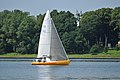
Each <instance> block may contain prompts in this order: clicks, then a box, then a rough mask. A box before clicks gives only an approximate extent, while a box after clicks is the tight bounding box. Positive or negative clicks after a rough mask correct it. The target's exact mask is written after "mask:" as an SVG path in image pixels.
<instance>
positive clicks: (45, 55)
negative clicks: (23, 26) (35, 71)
mask: <svg viewBox="0 0 120 80" xmlns="http://www.w3.org/2000/svg"><path fill="white" fill-rule="evenodd" d="M69 63H70V60H69V58H68V56H67V54H66V51H65V49H64V46H63V44H62V42H61V40H60V37H59V35H58V32H57V30H56V27H55V24H54V22H53V20H52V18H51V16H50V11H49V10H48V11H47V12H46V15H45V17H44V20H43V23H42V28H41V33H40V39H39V45H38V55H37V58H36V59H35V61H33V62H32V65H68V64H69Z"/></svg>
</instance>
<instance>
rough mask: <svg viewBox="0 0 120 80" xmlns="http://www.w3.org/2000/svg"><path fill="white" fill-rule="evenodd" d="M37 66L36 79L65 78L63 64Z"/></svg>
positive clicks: (58, 79)
mask: <svg viewBox="0 0 120 80" xmlns="http://www.w3.org/2000/svg"><path fill="white" fill-rule="evenodd" d="M37 67H38V74H39V75H38V80H64V79H65V78H67V74H66V72H65V70H63V69H65V68H67V66H63V65H61V66H60V65H58V66H57V65H56V66H55V65H37Z"/></svg>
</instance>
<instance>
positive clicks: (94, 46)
mask: <svg viewBox="0 0 120 80" xmlns="http://www.w3.org/2000/svg"><path fill="white" fill-rule="evenodd" d="M44 16H45V14H39V15H37V16H32V15H30V13H29V12H24V11H21V10H17V9H15V10H13V11H9V10H4V11H1V12H0V54H5V53H12V52H14V53H21V54H33V53H37V49H38V41H39V35H40V30H41V26H42V22H43V18H44ZM78 16H79V26H77V20H78V18H77V17H76V16H75V14H73V13H71V12H70V11H58V10H52V11H51V17H52V18H53V21H54V23H55V26H56V28H57V31H58V34H59V36H60V38H61V40H62V43H63V45H64V47H65V50H66V52H67V53H79V54H83V53H96V52H97V53H98V52H101V51H105V52H106V51H107V49H108V47H109V46H108V44H110V45H111V48H115V47H116V46H118V45H117V43H118V41H119V40H120V7H115V8H101V9H98V10H95V11H88V12H85V13H83V14H78Z"/></svg>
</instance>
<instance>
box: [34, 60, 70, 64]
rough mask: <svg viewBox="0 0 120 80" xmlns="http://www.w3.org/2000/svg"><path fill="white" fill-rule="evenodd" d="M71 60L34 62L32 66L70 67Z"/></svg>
mask: <svg viewBox="0 0 120 80" xmlns="http://www.w3.org/2000/svg"><path fill="white" fill-rule="evenodd" d="M69 63H70V60H61V61H51V62H32V65H69Z"/></svg>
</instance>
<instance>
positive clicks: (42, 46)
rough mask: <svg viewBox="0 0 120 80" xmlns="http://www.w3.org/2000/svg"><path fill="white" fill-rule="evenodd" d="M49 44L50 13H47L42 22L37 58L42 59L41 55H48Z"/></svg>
mask: <svg viewBox="0 0 120 80" xmlns="http://www.w3.org/2000/svg"><path fill="white" fill-rule="evenodd" d="M50 42H51V18H50V12H49V11H47V13H46V15H45V18H44V20H43V24H42V29H41V33H40V39H39V46H38V56H37V58H40V57H43V55H47V56H49V55H50Z"/></svg>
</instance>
